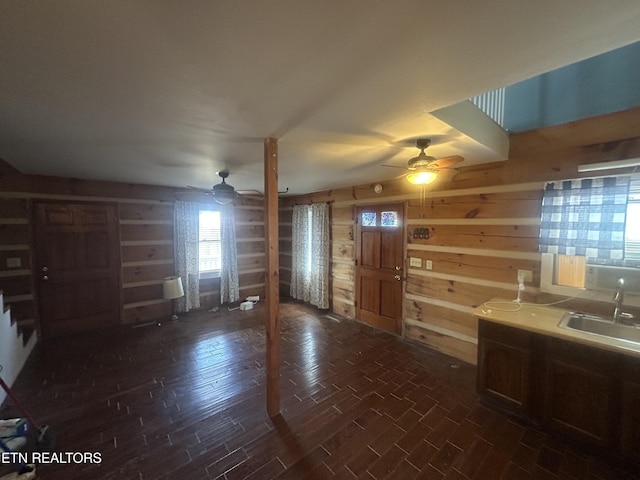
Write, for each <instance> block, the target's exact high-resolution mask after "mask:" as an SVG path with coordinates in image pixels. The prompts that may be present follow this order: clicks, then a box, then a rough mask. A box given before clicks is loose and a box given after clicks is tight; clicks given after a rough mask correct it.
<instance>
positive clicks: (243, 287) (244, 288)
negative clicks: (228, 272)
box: [240, 283, 264, 290]
mask: <svg viewBox="0 0 640 480" xmlns="http://www.w3.org/2000/svg"><path fill="white" fill-rule="evenodd" d="M263 287H264V283H254V284H253V285H241V286H240V290H247V289H248V288H263Z"/></svg>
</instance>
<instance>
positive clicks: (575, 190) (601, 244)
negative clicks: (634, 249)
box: [540, 177, 629, 264]
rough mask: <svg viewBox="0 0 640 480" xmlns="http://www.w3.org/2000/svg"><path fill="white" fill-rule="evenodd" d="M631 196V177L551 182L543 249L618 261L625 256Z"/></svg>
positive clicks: (546, 196)
mask: <svg viewBox="0 0 640 480" xmlns="http://www.w3.org/2000/svg"><path fill="white" fill-rule="evenodd" d="M628 197H629V177H609V178H594V179H584V180H567V181H563V182H555V183H548V184H547V185H546V187H545V190H544V194H543V198H542V218H541V223H540V252H542V253H560V254H565V255H580V256H585V257H587V258H588V259H592V260H594V261H597V263H602V264H616V263H619V262H620V261H622V259H623V258H624V233H625V222H626V212H627V202H628Z"/></svg>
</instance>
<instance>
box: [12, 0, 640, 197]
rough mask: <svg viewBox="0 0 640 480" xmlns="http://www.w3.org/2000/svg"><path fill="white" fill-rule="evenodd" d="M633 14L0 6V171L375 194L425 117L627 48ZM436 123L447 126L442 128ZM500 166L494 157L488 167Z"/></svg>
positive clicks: (534, 6)
mask: <svg viewBox="0 0 640 480" xmlns="http://www.w3.org/2000/svg"><path fill="white" fill-rule="evenodd" d="M638 25H640V2H638V1H637V0H617V1H616V0H607V1H606V2H604V1H602V0H563V1H558V0H538V1H535V2H534V1H530V0H526V1H525V0H520V1H516V0H484V1H482V2H480V1H478V0H458V1H455V0H405V1H402V0H400V1H398V0H396V1H393V2H392V1H384V0H323V1H318V0H316V1H312V0H251V1H249V0H234V1H229V0H225V1H221V0H189V1H179V0H173V1H169V0H146V1H142V0H108V1H104V0H65V1H56V2H43V1H41V0H22V1H15V0H0V158H1V159H3V160H5V161H7V162H8V163H9V164H11V165H13V166H14V167H15V168H17V169H18V170H20V171H21V172H23V173H28V174H45V175H57V176H65V177H77V178H87V179H100V180H113V181H119V182H133V183H147V184H155V185H169V186H185V185H193V186H199V187H210V186H211V185H212V184H213V183H217V181H218V179H217V177H216V176H215V172H216V171H218V170H220V169H223V168H225V167H226V168H228V169H229V170H230V171H231V176H230V178H229V183H231V184H232V185H234V186H235V187H236V188H241V189H250V188H255V189H259V190H262V189H263V180H262V174H263V139H264V138H265V137H276V138H278V145H279V180H280V187H281V188H284V187H288V188H289V189H290V192H293V193H307V192H312V191H317V190H323V189H329V188H337V187H343V186H349V185H358V184H363V183H369V182H374V181H378V180H384V179H387V178H392V177H395V176H397V175H398V174H399V173H401V171H399V170H396V169H391V168H385V167H382V166H380V164H383V163H386V164H393V165H399V166H400V165H401V166H404V165H406V161H407V160H408V159H409V158H411V157H413V156H415V154H417V153H418V151H417V150H416V149H415V148H414V147H412V144H413V141H414V140H415V139H416V138H417V137H425V136H426V137H432V138H433V146H432V147H430V148H429V150H427V153H428V154H431V155H433V156H437V157H440V156H447V155H454V154H460V155H462V156H464V157H465V159H466V160H465V162H464V163H462V164H461V165H460V166H465V165H471V164H473V163H478V162H484V161H491V160H496V159H499V158H497V157H496V155H495V154H491V153H490V154H487V147H486V142H483V141H482V140H480V141H478V138H475V137H474V136H473V135H472V134H469V132H467V131H466V130H465V129H464V128H462V129H461V128H460V127H459V126H458V125H457V124H456V125H454V124H453V123H455V122H451V121H442V120H441V119H440V118H438V117H437V116H434V115H433V114H432V112H434V111H436V110H438V109H441V108H443V107H448V106H450V105H454V104H457V103H458V102H461V101H464V100H465V99H467V98H470V97H472V96H474V95H477V94H479V93H483V92H486V91H489V90H492V89H495V88H498V87H501V86H506V85H510V84H513V83H515V82H518V81H521V80H523V79H526V78H529V77H532V76H534V75H538V74H540V73H543V72H547V71H550V70H553V69H555V68H558V67H561V66H564V65H567V64H570V63H573V62H576V61H579V60H582V59H585V58H588V57H591V56H594V55H597V54H600V53H603V52H606V51H609V50H613V49H614V48H617V47H620V46H623V45H627V44H630V43H633V42H635V41H638V40H639V39H640V28H638ZM445 117H446V116H445ZM499 156H500V155H499V154H498V157H499Z"/></svg>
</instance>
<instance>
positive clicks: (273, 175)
mask: <svg viewBox="0 0 640 480" xmlns="http://www.w3.org/2000/svg"><path fill="white" fill-rule="evenodd" d="M264 210H265V217H266V222H265V227H266V228H265V242H266V245H265V246H266V252H267V270H266V274H265V276H266V278H265V281H266V286H265V297H266V298H265V300H266V305H267V316H266V331H267V361H266V366H267V413H268V414H269V416H270V417H275V416H277V415H279V414H280V292H279V290H280V272H279V269H280V267H279V258H278V256H279V251H278V140H277V139H276V138H266V139H265V141H264Z"/></svg>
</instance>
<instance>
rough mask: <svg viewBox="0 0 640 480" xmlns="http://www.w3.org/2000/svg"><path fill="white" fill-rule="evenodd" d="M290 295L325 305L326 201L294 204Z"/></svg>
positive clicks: (326, 256)
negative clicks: (311, 203)
mask: <svg viewBox="0 0 640 480" xmlns="http://www.w3.org/2000/svg"><path fill="white" fill-rule="evenodd" d="M292 237H293V238H292V240H293V242H292V267H291V290H290V293H291V296H292V297H293V298H295V299H298V300H303V301H305V302H309V303H311V304H312V305H315V306H317V307H319V308H329V205H328V204H326V203H316V204H313V205H295V206H294V207H293V226H292Z"/></svg>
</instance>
